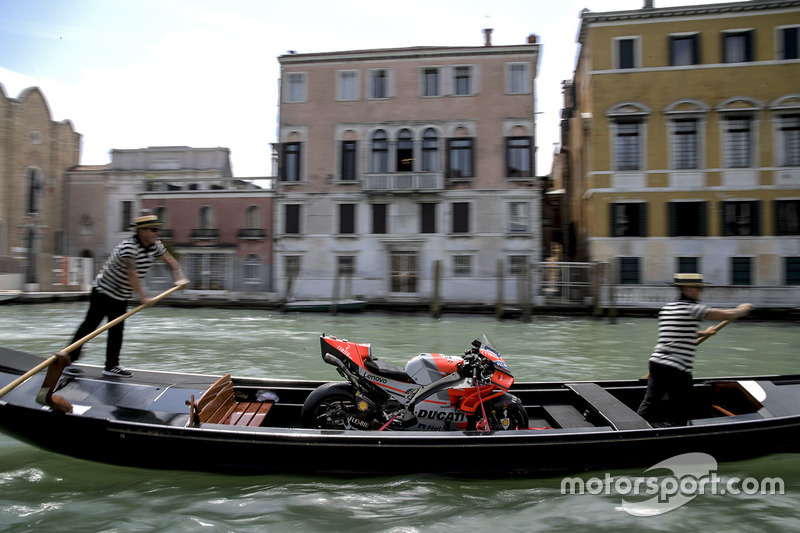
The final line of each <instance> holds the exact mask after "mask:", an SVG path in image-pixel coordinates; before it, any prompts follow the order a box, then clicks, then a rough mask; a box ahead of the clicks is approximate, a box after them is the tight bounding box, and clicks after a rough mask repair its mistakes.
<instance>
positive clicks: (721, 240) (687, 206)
mask: <svg viewBox="0 0 800 533" xmlns="http://www.w3.org/2000/svg"><path fill="white" fill-rule="evenodd" d="M578 41H579V43H580V46H581V48H580V53H579V57H578V61H577V66H576V69H575V77H574V79H573V80H572V81H570V82H565V84H564V96H565V98H564V101H565V108H564V119H563V120H562V149H561V151H560V153H559V155H558V157H559V158H560V162H559V165H558V168H559V170H560V176H559V178H558V179H557V182H558V183H560V184H561V186H563V187H564V188H565V190H566V195H567V198H566V201H565V206H564V209H565V210H566V212H567V213H568V217H569V219H570V222H571V224H572V228H573V231H572V232H569V234H568V236H569V238H571V239H573V241H574V242H569V243H567V246H566V248H567V250H569V253H570V254H571V255H572V257H573V258H576V259H578V260H589V261H602V262H608V263H610V264H611V265H612V267H613V270H614V272H615V274H614V277H615V282H616V283H619V284H623V285H632V286H633V285H654V284H660V285H663V283H664V281H665V280H669V279H671V276H672V274H673V273H674V272H701V273H703V274H704V275H705V278H706V280H707V281H709V282H711V283H713V284H714V285H717V286H725V287H731V288H743V287H762V288H768V287H773V288H776V290H775V292H774V293H773V295H774V296H775V298H777V299H778V300H780V298H782V297H785V296H786V294H788V293H786V292H785V291H783V290H782V289H781V287H785V286H796V285H800V238H798V237H800V219H799V218H798V214H799V213H800V2H797V1H768V0H754V1H741V2H730V3H725V4H714V5H703V6H687V7H674V8H654V7H653V5H652V2H645V4H644V7H643V8H642V9H639V10H631V11H618V12H606V13H592V12H590V11H588V10H584V12H583V13H582V15H581V23H580V30H579V33H578ZM781 294H783V296H781ZM793 294H794V295H795V302H796V296H797V293H793ZM768 301H769V297H767V298H766V300H764V302H765V303H766V302H768Z"/></svg>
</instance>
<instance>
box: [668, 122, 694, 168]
mask: <svg viewBox="0 0 800 533" xmlns="http://www.w3.org/2000/svg"><path fill="white" fill-rule="evenodd" d="M697 123H698V120H697V119H696V118H679V119H675V120H673V121H672V137H671V139H672V143H671V147H672V167H673V168H674V169H676V170H689V169H697V168H700V164H699V156H700V146H699V135H698V131H697V129H698V128H697Z"/></svg>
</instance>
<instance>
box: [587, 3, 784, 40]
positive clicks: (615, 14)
mask: <svg viewBox="0 0 800 533" xmlns="http://www.w3.org/2000/svg"><path fill="white" fill-rule="evenodd" d="M787 8H788V9H791V8H795V9H800V0H740V1H738V2H728V3H724V4H702V5H689V6H677V7H664V8H655V7H653V8H648V7H645V8H642V9H633V10H627V11H605V12H599V13H593V12H591V11H589V10H588V9H584V10H583V11H582V12H581V25H580V29H579V30H578V42H583V40H584V39H585V37H586V31H587V29H588V27H589V26H591V25H592V24H597V23H607V22H631V23H636V22H638V21H650V20H652V19H668V18H673V17H692V16H708V15H723V14H729V13H733V14H737V13H743V14H749V13H752V12H755V11H768V10H780V9H787Z"/></svg>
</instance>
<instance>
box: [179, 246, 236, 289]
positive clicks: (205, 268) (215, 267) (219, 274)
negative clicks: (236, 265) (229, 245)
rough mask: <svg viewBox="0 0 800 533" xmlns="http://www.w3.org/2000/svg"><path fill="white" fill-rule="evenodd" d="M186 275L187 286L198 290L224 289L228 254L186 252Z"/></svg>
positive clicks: (228, 263) (228, 262)
mask: <svg viewBox="0 0 800 533" xmlns="http://www.w3.org/2000/svg"><path fill="white" fill-rule="evenodd" d="M184 257H186V265H187V269H186V270H187V272H186V277H187V278H188V279H190V280H191V284H190V285H189V288H190V289H192V290H200V291H203V290H205V291H223V290H226V285H227V283H226V280H227V279H228V269H229V265H230V261H229V259H230V256H229V255H228V254H222V253H205V252H204V253H187V254H186V255H185V256H184Z"/></svg>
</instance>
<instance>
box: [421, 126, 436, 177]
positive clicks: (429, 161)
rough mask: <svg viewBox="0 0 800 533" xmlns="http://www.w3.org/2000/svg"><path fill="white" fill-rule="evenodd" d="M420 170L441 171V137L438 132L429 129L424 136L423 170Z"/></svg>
mask: <svg viewBox="0 0 800 533" xmlns="http://www.w3.org/2000/svg"><path fill="white" fill-rule="evenodd" d="M420 170H424V171H428V172H436V171H438V170H439V136H438V135H436V130H434V129H433V128H428V129H426V130H425V132H424V133H423V134H422V168H420Z"/></svg>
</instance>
